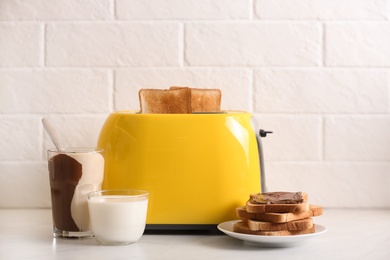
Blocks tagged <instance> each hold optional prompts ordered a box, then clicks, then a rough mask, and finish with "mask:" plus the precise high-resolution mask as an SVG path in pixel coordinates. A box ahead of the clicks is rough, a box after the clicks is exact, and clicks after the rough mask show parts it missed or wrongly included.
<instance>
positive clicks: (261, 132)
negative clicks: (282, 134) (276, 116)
mask: <svg viewBox="0 0 390 260" xmlns="http://www.w3.org/2000/svg"><path fill="white" fill-rule="evenodd" d="M272 133H273V132H272V131H265V130H263V129H260V131H259V134H260V136H261V137H267V134H272Z"/></svg>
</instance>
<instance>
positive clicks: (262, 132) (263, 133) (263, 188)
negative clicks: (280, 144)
mask: <svg viewBox="0 0 390 260" xmlns="http://www.w3.org/2000/svg"><path fill="white" fill-rule="evenodd" d="M272 133H273V132H271V131H265V130H263V129H260V131H259V135H256V139H257V146H258V147H257V148H258V150H259V161H260V179H261V192H267V185H266V177H265V165H264V154H263V144H262V143H261V137H266V136H267V134H272Z"/></svg>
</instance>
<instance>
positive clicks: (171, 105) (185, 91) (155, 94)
mask: <svg viewBox="0 0 390 260" xmlns="http://www.w3.org/2000/svg"><path fill="white" fill-rule="evenodd" d="M138 95H139V101H140V107H141V111H140V112H141V113H142V114H189V113H191V90H190V89H189V88H180V89H169V90H165V89H141V90H140V91H139V92H138Z"/></svg>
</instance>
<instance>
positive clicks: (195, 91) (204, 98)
mask: <svg viewBox="0 0 390 260" xmlns="http://www.w3.org/2000/svg"><path fill="white" fill-rule="evenodd" d="M182 88H187V87H177V86H173V87H170V89H182ZM190 90H191V111H192V113H197V112H198V113H199V112H219V111H221V97H222V93H221V90H219V89H205V88H190Z"/></svg>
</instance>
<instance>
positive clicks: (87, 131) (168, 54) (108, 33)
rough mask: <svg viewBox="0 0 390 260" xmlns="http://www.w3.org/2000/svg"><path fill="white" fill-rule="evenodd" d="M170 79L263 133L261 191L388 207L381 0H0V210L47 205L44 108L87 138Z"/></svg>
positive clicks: (389, 104)
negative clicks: (218, 100)
mask: <svg viewBox="0 0 390 260" xmlns="http://www.w3.org/2000/svg"><path fill="white" fill-rule="evenodd" d="M171 85H189V86H193V87H205V88H213V87H217V88H220V89H221V90H222V92H223V101H222V107H223V109H239V110H246V111H250V112H252V113H253V114H254V116H255V117H256V119H257V120H258V123H259V125H260V126H261V127H262V128H264V129H269V130H273V131H274V134H273V135H269V136H268V137H267V138H266V139H264V140H263V142H264V144H263V145H264V148H265V159H266V170H267V181H268V187H269V189H271V190H305V191H308V192H309V194H310V197H311V200H312V201H313V202H316V203H319V204H322V205H324V206H325V207H390V189H389V187H390V0H377V1H372V0H311V1H307V0H132V1H128V0H2V1H0V147H1V149H0V207H50V196H49V184H48V178H47V165H46V161H45V159H46V155H45V151H46V149H47V148H49V147H52V146H53V145H52V144H51V141H50V139H49V138H48V136H47V135H46V133H44V131H43V127H42V125H41V118H42V117H43V116H47V117H49V118H50V119H51V120H52V122H53V124H54V125H55V126H56V127H57V128H58V129H59V130H60V133H61V135H62V136H63V141H64V143H65V144H67V145H70V146H76V145H77V146H93V145H95V144H96V141H97V138H98V134H99V131H100V127H101V125H102V124H103V122H104V119H105V118H106V117H107V116H108V114H109V113H110V112H112V111H114V110H121V109H137V108H138V107H139V104H138V97H137V92H138V90H139V89H140V88H167V87H169V86H171ZM21 190H23V191H25V193H17V192H18V191H21Z"/></svg>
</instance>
